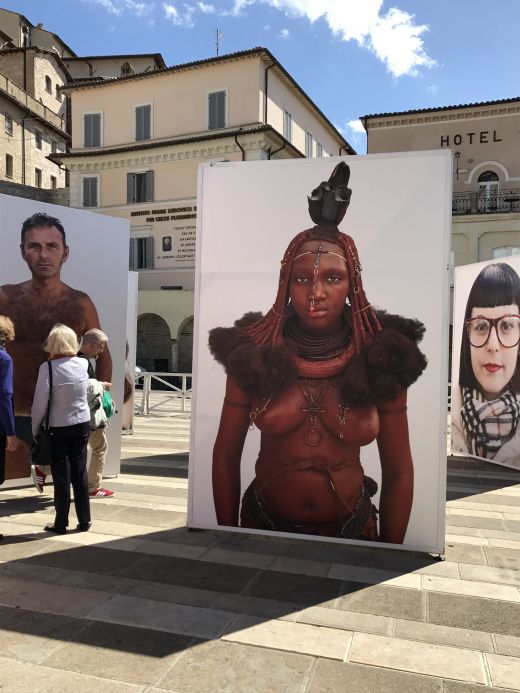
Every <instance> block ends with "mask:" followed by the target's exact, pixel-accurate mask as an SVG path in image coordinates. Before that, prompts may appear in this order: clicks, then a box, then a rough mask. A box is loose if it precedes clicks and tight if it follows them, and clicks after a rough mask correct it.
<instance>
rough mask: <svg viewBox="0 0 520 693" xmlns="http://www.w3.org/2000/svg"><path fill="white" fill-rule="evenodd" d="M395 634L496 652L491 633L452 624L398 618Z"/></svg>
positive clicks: (410, 638) (395, 624) (412, 638)
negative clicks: (443, 624)
mask: <svg viewBox="0 0 520 693" xmlns="http://www.w3.org/2000/svg"><path fill="white" fill-rule="evenodd" d="M393 634H395V635H396V636H397V637H399V638H406V639H409V640H421V641H422V642H431V643H436V644H438V645H452V646H454V647H463V648H465V649H470V650H479V651H480V652H494V645H493V638H492V636H491V634H490V633H482V632H481V631H477V630H468V629H467V628H453V627H451V626H438V625H435V624H433V623H419V622H418V621H410V620H405V619H396V621H395V623H394V628H393ZM501 637H505V636H501ZM412 647H413V645H412ZM504 654H505V653H504Z"/></svg>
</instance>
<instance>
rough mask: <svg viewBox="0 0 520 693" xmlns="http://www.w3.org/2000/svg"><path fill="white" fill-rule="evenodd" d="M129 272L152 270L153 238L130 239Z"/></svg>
mask: <svg viewBox="0 0 520 693" xmlns="http://www.w3.org/2000/svg"><path fill="white" fill-rule="evenodd" d="M129 268H130V269H131V270H138V269H153V236H146V238H131V239H130V263H129Z"/></svg>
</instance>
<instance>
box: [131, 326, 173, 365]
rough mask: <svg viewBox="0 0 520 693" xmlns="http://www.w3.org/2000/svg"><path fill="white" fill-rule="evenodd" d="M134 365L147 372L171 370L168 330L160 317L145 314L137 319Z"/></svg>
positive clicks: (170, 343) (170, 348)
mask: <svg viewBox="0 0 520 693" xmlns="http://www.w3.org/2000/svg"><path fill="white" fill-rule="evenodd" d="M136 363H137V365H138V366H143V367H144V368H146V370H147V371H171V370H172V339H171V335H170V328H169V327H168V324H167V323H166V321H165V320H163V318H161V316H160V315H155V314H153V313H147V314H145V315H140V316H139V317H138V318H137V349H136Z"/></svg>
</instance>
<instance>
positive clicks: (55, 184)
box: [51, 176, 58, 190]
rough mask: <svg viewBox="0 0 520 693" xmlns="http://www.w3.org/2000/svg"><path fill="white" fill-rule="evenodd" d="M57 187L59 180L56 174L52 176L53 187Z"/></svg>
mask: <svg viewBox="0 0 520 693" xmlns="http://www.w3.org/2000/svg"><path fill="white" fill-rule="evenodd" d="M57 187H58V180H57V178H56V176H51V189H52V190H56V188H57Z"/></svg>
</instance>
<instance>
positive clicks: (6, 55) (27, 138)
mask: <svg viewBox="0 0 520 693" xmlns="http://www.w3.org/2000/svg"><path fill="white" fill-rule="evenodd" d="M69 80H70V75H69V73H68V72H67V70H66V68H65V66H64V65H63V63H62V61H61V59H60V58H59V56H58V55H57V54H56V53H55V52H54V51H49V50H47V49H42V48H37V47H30V48H13V49H4V50H0V137H1V140H0V141H1V142H2V145H3V146H2V148H1V160H0V180H4V181H7V182H10V183H18V184H21V185H27V186H31V187H34V188H44V189H48V190H56V189H58V188H64V187H65V185H66V172H65V169H64V168H63V167H61V166H59V165H58V164H57V163H56V162H54V161H51V160H50V159H48V158H47V157H48V155H49V154H59V153H63V152H65V151H66V149H67V148H68V145H69V142H70V135H69V134H68V132H67V124H66V106H65V99H64V97H63V95H62V92H61V89H62V87H63V85H64V84H65V83H66V82H68V81H69Z"/></svg>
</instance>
